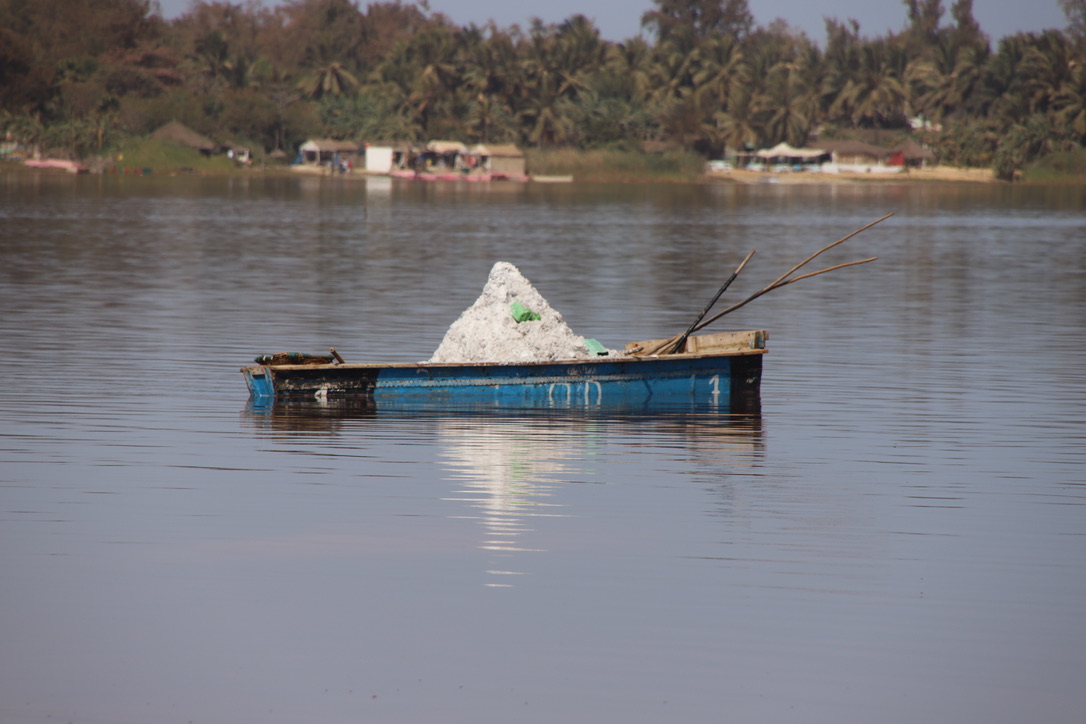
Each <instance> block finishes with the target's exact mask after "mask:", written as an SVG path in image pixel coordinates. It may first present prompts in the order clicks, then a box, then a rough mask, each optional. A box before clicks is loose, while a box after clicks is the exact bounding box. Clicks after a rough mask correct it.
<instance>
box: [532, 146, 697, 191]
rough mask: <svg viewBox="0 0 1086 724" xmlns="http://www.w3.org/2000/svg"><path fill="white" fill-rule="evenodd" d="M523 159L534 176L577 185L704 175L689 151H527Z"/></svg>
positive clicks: (685, 179)
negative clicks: (568, 178) (564, 178)
mask: <svg viewBox="0 0 1086 724" xmlns="http://www.w3.org/2000/svg"><path fill="white" fill-rule="evenodd" d="M525 160H526V162H527V165H528V171H529V173H531V174H532V175H533V176H572V177H573V180H574V181H579V182H594V183H628V182H634V181H656V182H688V181H697V180H700V179H702V178H704V176H705V159H703V158H702V157H701V156H699V155H697V154H696V153H690V152H688V151H666V152H664V153H642V152H640V151H626V150H591V151H580V150H576V149H569V148H565V149H548V150H541V149H528V150H527V151H526V152H525Z"/></svg>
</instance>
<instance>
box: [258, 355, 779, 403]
mask: <svg viewBox="0 0 1086 724" xmlns="http://www.w3.org/2000/svg"><path fill="white" fill-rule="evenodd" d="M763 353H764V350H744V351H740V352H732V353H729V354H705V355H698V354H679V355H667V356H660V357H622V358H600V359H598V360H576V361H564V362H539V363H528V364H428V363H422V364H388V365H370V364H338V365H335V364H318V365H254V366H250V367H245V368H243V369H242V372H243V373H244V375H245V380H246V383H247V385H248V387H249V392H250V396H251V397H252V399H253V401H254V402H255V403H262V402H263V403H269V404H270V403H271V402H272V401H305V400H310V401H311V400H332V399H350V398H357V399H370V400H373V402H374V403H376V405H378V406H380V405H381V404H382V402H385V403H389V404H399V403H403V402H434V403H448V402H457V403H464V404H472V405H488V406H489V405H493V406H512V407H559V406H561V407H571V406H577V407H606V406H628V405H646V404H649V403H654V404H655V403H661V402H696V403H699V404H707V405H710V406H713V407H718V408H722V409H728V410H732V411H747V410H751V409H756V408H757V407H758V405H759V397H760V387H761V376H762V354H763Z"/></svg>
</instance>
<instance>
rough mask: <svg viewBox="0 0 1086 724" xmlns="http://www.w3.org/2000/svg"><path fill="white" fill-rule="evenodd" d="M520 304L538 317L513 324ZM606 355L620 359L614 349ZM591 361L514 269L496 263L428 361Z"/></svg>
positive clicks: (578, 340)
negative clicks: (478, 293)
mask: <svg viewBox="0 0 1086 724" xmlns="http://www.w3.org/2000/svg"><path fill="white" fill-rule="evenodd" d="M516 302H519V303H520V304H521V305H522V306H524V307H527V308H528V309H529V310H531V311H532V312H535V313H536V314H538V315H539V319H538V320H532V321H523V322H517V320H516V319H515V318H514V316H513V311H512V306H513V304H514V303H516ZM609 355H610V356H614V355H621V353H619V352H616V351H614V350H612V351H610V352H609ZM594 357H596V353H594V352H592V351H591V350H589V349H588V347H586V346H585V338H584V337H580V336H578V335H576V334H574V333H573V330H572V329H570V327H569V325H567V324H566V323H565V322H564V321H563V320H562V315H561V314H559V313H558V311H557V310H555V309H554V308H553V307H551V305H550V304H548V303H547V300H546V299H544V298H543V295H541V294H540V293H539V292H537V291H536V290H535V287H533V286H532V284H531V282H529V281H528V280H527V279H525V278H524V276H523V275H522V274H521V273H520V270H518V269H517V268H516V267H515V266H513V265H512V264H510V263H509V262H505V261H499V262H498V263H497V264H495V265H494V267H493V268H492V269H491V270H490V276H489V277H488V278H487V281H486V286H485V287H483V293H482V294H481V295H480V296H479V298H478V299H476V300H475V303H474V304H472V305H471V306H470V307H468V308H467V309H466V310H464V313H463V314H461V315H460V318H459V319H457V320H456V321H455V322H453V324H452V326H451V327H449V331H448V332H446V333H445V338H444V339H443V340H442V341H441V345H440V346H439V347H438V348H437V351H436V352H434V356H433V357H431V358H430V360H429V361H430V362H548V361H552V360H567V359H589V358H594Z"/></svg>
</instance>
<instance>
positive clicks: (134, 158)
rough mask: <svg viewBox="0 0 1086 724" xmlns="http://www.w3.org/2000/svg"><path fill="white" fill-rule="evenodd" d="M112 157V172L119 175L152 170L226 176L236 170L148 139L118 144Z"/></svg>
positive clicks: (226, 163) (230, 164) (228, 164)
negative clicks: (114, 171)
mask: <svg viewBox="0 0 1086 724" xmlns="http://www.w3.org/2000/svg"><path fill="white" fill-rule="evenodd" d="M111 155H112V159H111V160H112V161H113V165H114V168H116V169H117V170H118V171H125V170H131V171H142V170H143V169H152V170H153V171H154V173H175V172H200V173H229V172H231V171H233V170H234V169H235V168H236V167H237V166H236V164H235V163H234V162H233V161H231V160H230V159H228V158H226V157H225V156H222V155H218V156H205V155H203V154H201V153H200V152H199V151H195V150H193V149H191V148H187V147H186V146H182V145H180V144H177V143H174V142H172V141H156V140H154V139H147V138H128V139H124V140H122V141H119V142H118V143H117V145H116V146H115V147H114V148H113V149H112V153H111Z"/></svg>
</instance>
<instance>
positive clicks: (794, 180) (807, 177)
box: [708, 166, 1000, 184]
mask: <svg viewBox="0 0 1086 724" xmlns="http://www.w3.org/2000/svg"><path fill="white" fill-rule="evenodd" d="M708 177H709V178H712V179H720V180H730V181H735V182H737V183H745V184H762V183H779V184H830V183H860V182H871V183H877V182H886V181H891V182H898V183H900V182H902V181H954V182H972V183H1000V182H999V181H997V180H996V178H995V175H994V174H993V173H992V170H991V169H988V168H958V167H955V166H933V167H931V168H923V169H909V170H907V171H904V172H902V173H807V172H803V171H801V172H799V173H790V172H786V173H771V172H765V171H747V170H735V171H727V172H720V173H710V174H708Z"/></svg>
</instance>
